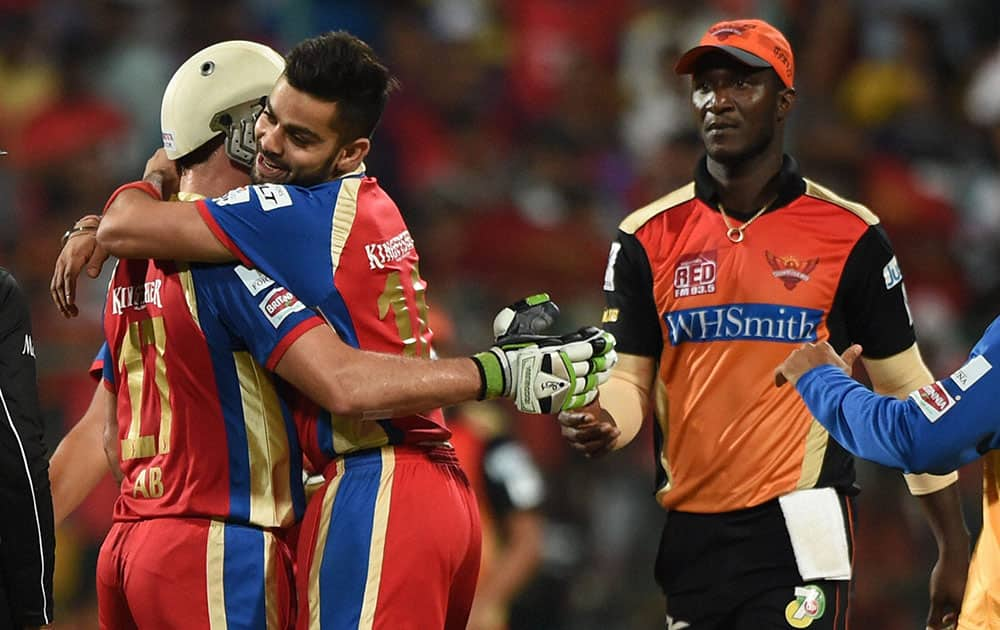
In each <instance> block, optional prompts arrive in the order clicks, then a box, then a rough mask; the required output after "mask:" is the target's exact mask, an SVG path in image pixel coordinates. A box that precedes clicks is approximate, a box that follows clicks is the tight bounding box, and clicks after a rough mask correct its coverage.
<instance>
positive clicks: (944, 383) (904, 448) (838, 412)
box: [796, 355, 1000, 474]
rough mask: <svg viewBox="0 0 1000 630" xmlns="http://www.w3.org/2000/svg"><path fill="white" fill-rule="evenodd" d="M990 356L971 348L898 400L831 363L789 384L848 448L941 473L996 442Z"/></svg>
mask: <svg viewBox="0 0 1000 630" xmlns="http://www.w3.org/2000/svg"><path fill="white" fill-rule="evenodd" d="M993 363H995V361H994V360H991V358H989V357H986V356H984V355H973V356H972V357H971V358H970V360H969V361H968V362H967V363H966V364H965V365H964V366H962V368H961V369H959V370H958V371H957V372H955V373H954V374H952V375H951V376H950V377H948V378H945V379H942V380H939V381H937V382H935V383H931V384H930V385H926V386H924V387H921V388H920V389H918V390H917V391H915V392H913V393H912V394H910V396H909V397H908V398H906V399H904V400H899V399H896V398H892V397H890V396H881V395H878V394H875V393H874V392H872V391H871V390H869V389H868V388H866V387H864V386H863V385H861V384H860V383H858V382H857V381H855V380H854V379H852V378H851V377H850V376H848V375H847V374H844V373H843V372H842V371H841V370H839V369H838V368H836V367H834V366H832V365H823V366H820V367H816V368H813V369H812V370H810V371H809V372H807V373H806V374H804V375H803V376H802V377H801V378H800V379H799V381H798V383H797V384H796V387H797V388H798V390H799V393H800V394H801V395H802V398H803V399H804V400H805V402H806V404H807V405H808V407H809V410H810V411H811V412H812V413H813V415H814V416H815V417H816V419H817V420H818V421H819V422H820V424H822V425H823V426H824V427H825V428H826V429H827V431H829V432H830V435H831V436H832V437H833V438H834V439H835V440H837V442H839V443H840V444H841V445H842V446H843V447H844V448H846V449H847V450H848V451H850V452H851V453H853V454H855V455H857V456H858V457H863V458H864V459H869V460H871V461H874V462H877V463H879V464H883V465H885V466H890V467H893V468H899V469H902V470H904V471H906V472H917V473H923V472H930V473H937V474H944V473H947V472H951V471H953V470H956V469H958V468H959V467H961V466H963V465H964V464H967V463H969V462H971V461H973V460H975V459H976V458H978V457H979V456H980V455H982V454H983V453H984V452H986V451H987V450H990V449H993V448H997V446H998V440H997V429H998V428H1000V415H998V412H997V410H998V409H1000V372H998V371H997V370H994V369H993Z"/></svg>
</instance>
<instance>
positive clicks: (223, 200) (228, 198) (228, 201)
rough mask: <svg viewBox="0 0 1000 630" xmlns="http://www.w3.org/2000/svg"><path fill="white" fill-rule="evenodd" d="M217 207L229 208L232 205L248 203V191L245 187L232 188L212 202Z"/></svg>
mask: <svg viewBox="0 0 1000 630" xmlns="http://www.w3.org/2000/svg"><path fill="white" fill-rule="evenodd" d="M212 201H213V202H214V203H215V205H217V206H229V205H232V204H234V203H246V202H248V201H250V189H249V188H248V187H246V186H240V187H239V188H234V189H233V190H230V191H229V192H227V193H226V194H224V195H222V196H221V197H216V198H215V199H213V200H212Z"/></svg>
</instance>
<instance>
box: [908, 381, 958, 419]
mask: <svg viewBox="0 0 1000 630" xmlns="http://www.w3.org/2000/svg"><path fill="white" fill-rule="evenodd" d="M910 398H912V399H913V401H914V402H916V403H917V406H918V407H920V411H922V412H923V414H924V415H925V416H927V419H928V420H930V421H931V423H934V422H937V421H938V419H939V418H940V417H941V416H943V415H944V413H945V412H946V411H948V410H949V409H951V407H952V406H953V405H954V404H955V399H954V398H952V397H951V394H949V393H948V390H946V389H945V388H944V387H943V386H942V385H941V384H940V383H931V384H930V385H924V386H923V387H921V388H920V389H918V390H917V391H915V392H913V393H912V394H910Z"/></svg>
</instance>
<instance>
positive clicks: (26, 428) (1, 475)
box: [0, 269, 55, 627]
mask: <svg viewBox="0 0 1000 630" xmlns="http://www.w3.org/2000/svg"><path fill="white" fill-rule="evenodd" d="M43 431H44V429H43V425H42V418H41V412H40V411H39V405H38V387H37V384H36V380H35V351H34V346H33V341H32V338H31V322H30V317H29V314H28V307H27V303H26V300H25V297H24V295H23V294H22V293H21V290H20V287H18V285H17V282H16V281H15V280H14V278H13V277H12V276H11V275H10V274H9V273H7V272H6V271H4V270H2V269H0V506H3V510H4V512H5V516H4V518H3V519H2V521H0V523H2V524H0V581H2V589H3V590H4V591H5V592H6V596H7V600H8V604H9V606H10V611H11V613H12V616H13V623H15V624H16V626H17V627H23V626H38V625H45V624H48V623H50V622H51V621H52V568H53V560H54V554H55V535H54V532H53V529H54V528H53V523H52V495H51V492H50V489H49V464H48V458H47V454H46V449H45V444H44V440H43ZM0 621H3V620H0ZM7 623H9V622H7Z"/></svg>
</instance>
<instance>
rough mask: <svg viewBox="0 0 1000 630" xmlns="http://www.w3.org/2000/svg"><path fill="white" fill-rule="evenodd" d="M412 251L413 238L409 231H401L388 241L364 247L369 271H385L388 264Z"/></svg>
mask: <svg viewBox="0 0 1000 630" xmlns="http://www.w3.org/2000/svg"><path fill="white" fill-rule="evenodd" d="M412 251H413V237H411V236H410V231H409V230H403V231H402V232H400V233H399V234H397V235H396V236H393V237H392V238H390V239H387V240H384V241H381V242H378V243H368V244H366V245H365V255H366V256H368V268H369V269H385V266H386V265H388V264H389V263H394V262H397V261H400V260H402V259H403V258H405V257H406V256H408V255H409V253H410V252H412Z"/></svg>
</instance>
